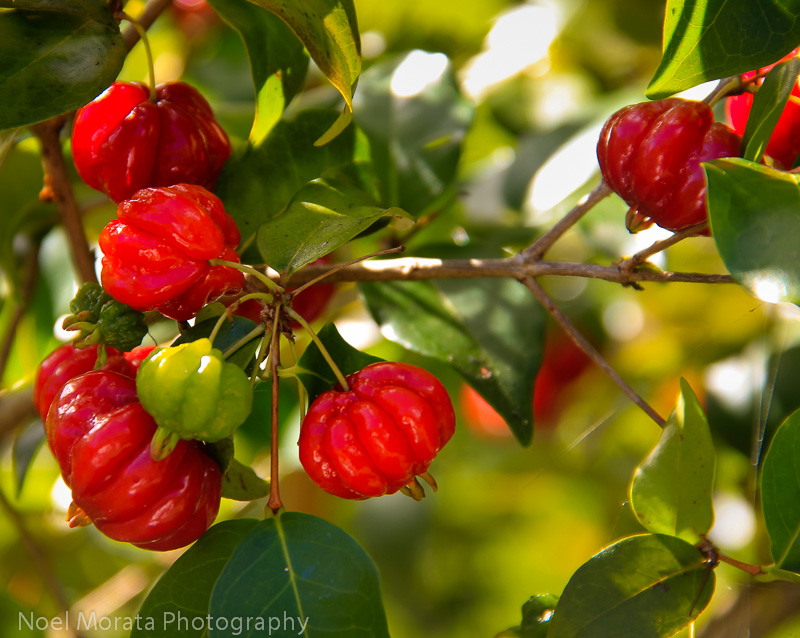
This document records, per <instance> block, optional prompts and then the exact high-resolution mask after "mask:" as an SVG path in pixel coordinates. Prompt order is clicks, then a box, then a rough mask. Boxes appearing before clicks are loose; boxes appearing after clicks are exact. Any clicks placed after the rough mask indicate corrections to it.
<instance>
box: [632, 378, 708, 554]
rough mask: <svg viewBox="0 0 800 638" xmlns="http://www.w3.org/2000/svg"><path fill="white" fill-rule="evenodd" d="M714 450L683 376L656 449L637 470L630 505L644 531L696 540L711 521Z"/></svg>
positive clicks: (703, 418)
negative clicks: (674, 404) (677, 395)
mask: <svg viewBox="0 0 800 638" xmlns="http://www.w3.org/2000/svg"><path fill="white" fill-rule="evenodd" d="M715 468H716V452H715V449H714V442H713V441H712V440H711V430H709V427H708V419H707V418H706V415H705V412H703V407H702V406H701V405H700V402H699V401H698V400H697V396H696V395H695V394H694V392H692V389H691V388H690V387H689V384H688V383H687V382H686V380H685V379H681V396H680V399H679V400H678V405H677V407H676V408H675V410H674V411H673V413H672V414H671V415H670V417H669V419H668V420H667V424H666V426H665V427H664V430H663V432H662V433H661V438H660V439H659V441H658V445H656V447H655V449H654V450H653V451H652V452H651V453H650V455H649V456H648V457H647V458H646V459H645V461H644V462H643V463H642V464H641V465H640V466H639V467H638V468H637V469H636V472H635V473H634V475H633V482H632V484H631V505H632V506H633V511H634V513H635V514H636V517H637V518H638V519H639V522H640V523H641V524H642V525H643V526H644V527H645V529H647V530H648V531H649V532H656V533H660V534H671V535H672V536H678V537H679V538H682V539H684V540H686V541H689V542H691V543H698V542H700V540H702V539H701V537H702V536H704V535H705V534H707V533H708V531H709V530H710V529H711V525H712V524H713V522H714V507H713V504H712V499H711V494H712V490H713V487H714V473H715Z"/></svg>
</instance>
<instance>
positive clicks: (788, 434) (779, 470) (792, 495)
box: [761, 412, 800, 572]
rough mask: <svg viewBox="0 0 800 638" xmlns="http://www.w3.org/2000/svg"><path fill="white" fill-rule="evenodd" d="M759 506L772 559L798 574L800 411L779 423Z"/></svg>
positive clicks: (799, 560) (799, 541)
mask: <svg viewBox="0 0 800 638" xmlns="http://www.w3.org/2000/svg"><path fill="white" fill-rule="evenodd" d="M761 506H762V508H763V510H764V524H765V525H766V528H767V534H768V535H769V541H770V551H771V553H772V560H774V561H775V565H776V566H777V567H779V568H781V569H784V570H787V571H792V572H800V412H794V413H792V414H791V416H789V418H787V419H786V421H784V422H783V424H781V426H780V428H778V431H777V432H776V433H775V436H774V437H773V439H772V443H771V444H770V446H769V450H768V451H767V454H766V456H765V457H764V469H763V472H762V474H761Z"/></svg>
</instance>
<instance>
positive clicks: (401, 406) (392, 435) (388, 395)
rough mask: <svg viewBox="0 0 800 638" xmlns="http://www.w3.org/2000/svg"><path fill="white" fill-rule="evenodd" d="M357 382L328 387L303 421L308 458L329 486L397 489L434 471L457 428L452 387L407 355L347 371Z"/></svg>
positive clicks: (333, 489)
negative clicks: (399, 360) (433, 465)
mask: <svg viewBox="0 0 800 638" xmlns="http://www.w3.org/2000/svg"><path fill="white" fill-rule="evenodd" d="M347 382H348V384H349V386H350V390H349V391H347V392H343V391H341V390H336V389H334V390H328V391H327V392H323V393H322V394H321V395H319V396H318V397H317V399H316V400H315V401H314V402H313V403H312V404H311V407H309V409H308V414H306V417H305V419H304V420H303V424H302V426H301V428H300V440H299V442H298V445H299V446H300V462H301V463H302V464H303V467H304V468H305V470H306V472H307V473H308V475H309V476H310V477H311V479H312V480H313V481H314V482H315V483H316V484H317V485H319V486H320V487H321V488H322V489H323V490H325V491H326V492H329V493H330V494H333V495H334V496H340V497H342V498H349V499H357V500H360V499H365V498H370V497H373V496H381V495H383V494H393V493H394V492H397V491H398V490H399V489H400V488H402V487H404V486H406V485H408V484H409V483H411V482H412V481H413V480H414V477H415V476H417V475H419V474H422V473H424V472H426V471H427V469H428V466H429V465H430V463H431V461H432V460H433V459H434V457H435V456H436V455H437V454H438V452H439V450H441V449H442V447H444V445H445V444H446V443H447V442H448V441H449V440H450V438H451V437H452V436H453V432H454V430H455V414H454V412H453V405H452V403H451V401H450V397H449V396H448V395H447V392H446V390H445V389H444V387H443V386H442V384H441V383H440V382H439V380H438V379H437V378H436V377H434V376H433V375H432V374H430V373H429V372H427V371H425V370H423V369H422V368H418V367H416V366H413V365H409V364H405V363H394V362H381V363H373V364H371V365H368V366H367V367H366V368H364V369H363V370H360V371H359V372H356V373H355V374H352V375H350V376H349V377H347Z"/></svg>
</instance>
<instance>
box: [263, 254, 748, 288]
mask: <svg viewBox="0 0 800 638" xmlns="http://www.w3.org/2000/svg"><path fill="white" fill-rule="evenodd" d="M335 268H338V265H336V264H326V265H318V266H308V267H307V268H303V269H302V270H299V271H298V272H296V273H294V274H293V275H292V276H291V278H290V279H289V281H288V282H286V285H288V286H299V285H301V284H304V283H306V282H308V281H311V280H312V279H316V278H318V277H319V276H320V275H322V274H324V273H327V272H329V271H331V270H333V269H335ZM259 269H263V267H261V266H260V267H259ZM543 275H551V276H561V277H584V278H589V279H602V280H604V281H610V282H614V283H619V284H623V285H629V284H631V283H633V282H638V281H644V282H648V281H649V282H662V283H667V282H670V283H676V282H681V283H698V284H732V283H736V281H735V280H734V279H733V277H731V276H730V275H723V274H706V273H688V272H669V271H655V270H652V269H642V270H633V272H629V273H626V272H623V271H622V270H621V269H620V266H619V265H611V266H602V265H600V264H584V263H579V262H570V261H547V260H542V261H536V262H534V263H523V262H521V261H518V260H516V259H515V258H508V259H458V260H456V259H454V260H442V259H423V258H418V257H401V258H398V259H381V260H380V261H368V262H363V263H360V264H354V265H352V266H348V267H347V268H344V269H342V270H338V271H337V272H335V273H333V274H331V275H330V276H329V277H327V278H326V283H339V282H344V281H350V282H352V281H422V280H426V279H478V278H482V277H513V278H516V279H519V278H520V277H541V276H543ZM275 277H276V279H277V275H275Z"/></svg>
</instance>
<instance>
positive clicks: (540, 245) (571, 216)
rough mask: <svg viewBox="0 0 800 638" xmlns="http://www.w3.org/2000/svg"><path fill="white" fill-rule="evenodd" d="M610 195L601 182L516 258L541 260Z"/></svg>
mask: <svg viewBox="0 0 800 638" xmlns="http://www.w3.org/2000/svg"><path fill="white" fill-rule="evenodd" d="M610 194H611V189H610V188H609V187H608V185H607V184H606V183H605V182H604V181H601V182H600V183H599V184H598V185H597V186H596V187H595V188H594V190H593V191H592V192H591V193H589V194H588V195H586V196H584V197H582V198H581V200H580V201H579V202H578V203H577V205H576V206H575V207H574V208H573V209H572V210H571V211H569V212H568V213H567V214H566V215H564V217H563V218H561V219H560V220H559V221H558V222H556V223H555V225H554V226H553V227H552V228H551V229H550V230H548V231H547V232H546V233H545V234H544V235H542V236H541V237H539V238H538V239H537V240H536V241H535V242H533V243H532V244H531V245H530V246H528V247H527V248H526V249H525V250H523V251H522V252H521V253H519V257H518V258H519V259H521V260H523V261H537V260H539V259H541V258H542V257H543V256H544V254H545V253H546V252H547V251H548V249H549V248H550V247H551V246H552V245H553V244H554V243H555V242H556V241H557V240H558V238H559V237H561V236H562V235H563V234H564V233H565V232H567V231H568V230H569V229H570V228H571V227H572V226H574V225H575V224H576V223H577V222H578V220H579V219H580V218H581V217H583V216H584V215H585V214H586V213H588V212H589V211H590V210H592V208H594V207H595V206H596V205H597V203H598V202H600V201H602V200H603V199H605V198H606V197H608V196H609V195H610Z"/></svg>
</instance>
